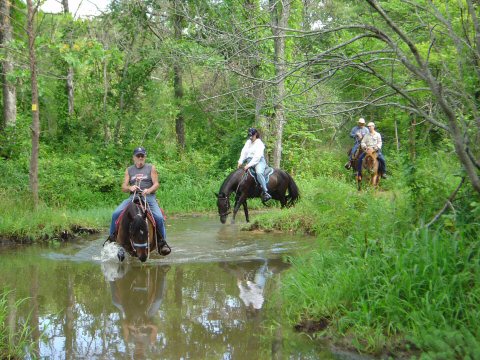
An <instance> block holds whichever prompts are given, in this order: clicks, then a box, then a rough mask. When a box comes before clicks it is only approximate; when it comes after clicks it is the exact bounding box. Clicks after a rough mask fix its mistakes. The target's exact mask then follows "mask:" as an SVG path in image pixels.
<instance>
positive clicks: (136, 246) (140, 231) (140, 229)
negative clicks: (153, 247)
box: [129, 205, 150, 262]
mask: <svg viewBox="0 0 480 360" xmlns="http://www.w3.org/2000/svg"><path fill="white" fill-rule="evenodd" d="M135 208H136V212H135V213H134V214H132V216H133V218H132V221H131V222H130V228H129V238H130V245H131V246H132V248H133V251H134V252H135V254H136V255H137V257H138V259H139V260H140V261H141V262H145V261H146V260H147V257H148V252H149V250H150V249H149V244H148V223H147V213H146V211H145V210H144V209H143V208H142V207H141V206H139V205H135Z"/></svg>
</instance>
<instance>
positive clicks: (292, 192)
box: [285, 171, 300, 207]
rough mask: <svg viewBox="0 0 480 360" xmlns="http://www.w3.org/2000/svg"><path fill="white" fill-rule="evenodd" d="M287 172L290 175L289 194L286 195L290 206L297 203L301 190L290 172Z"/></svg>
mask: <svg viewBox="0 0 480 360" xmlns="http://www.w3.org/2000/svg"><path fill="white" fill-rule="evenodd" d="M285 174H286V175H287V177H288V195H287V196H286V199H287V207H290V206H293V205H295V203H296V202H297V201H298V200H299V199H300V191H299V190H298V186H297V184H296V183H295V181H294V180H293V178H292V177H291V176H290V174H289V173H287V172H286V171H285Z"/></svg>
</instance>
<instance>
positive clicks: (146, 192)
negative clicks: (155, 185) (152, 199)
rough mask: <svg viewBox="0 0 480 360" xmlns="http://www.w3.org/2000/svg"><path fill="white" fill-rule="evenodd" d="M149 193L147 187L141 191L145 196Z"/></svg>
mask: <svg viewBox="0 0 480 360" xmlns="http://www.w3.org/2000/svg"><path fill="white" fill-rule="evenodd" d="M148 194H150V190H149V189H145V190H143V191H142V195H143V196H145V195H148Z"/></svg>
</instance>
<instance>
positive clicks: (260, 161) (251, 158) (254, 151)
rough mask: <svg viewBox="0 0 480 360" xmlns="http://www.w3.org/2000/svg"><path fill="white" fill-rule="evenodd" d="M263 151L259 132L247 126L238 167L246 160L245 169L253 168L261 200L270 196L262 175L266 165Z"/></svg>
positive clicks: (266, 199)
mask: <svg viewBox="0 0 480 360" xmlns="http://www.w3.org/2000/svg"><path fill="white" fill-rule="evenodd" d="M264 152H265V144H264V143H263V141H262V140H261V139H260V133H259V132H258V130H257V129H255V128H249V129H248V139H247V141H246V142H245V145H244V146H243V149H242V152H241V153H240V158H239V159H238V168H240V167H242V165H243V163H244V162H246V163H247V165H245V167H244V170H245V171H247V170H248V169H249V168H251V167H253V168H254V169H255V173H256V174H257V180H258V183H259V184H260V186H261V187H262V201H263V202H266V201H268V200H270V199H271V198H272V196H271V195H270V194H269V193H268V189H267V181H266V179H265V175H264V172H265V167H266V166H267V162H266V161H265V155H264Z"/></svg>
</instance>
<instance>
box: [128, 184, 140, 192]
mask: <svg viewBox="0 0 480 360" xmlns="http://www.w3.org/2000/svg"><path fill="white" fill-rule="evenodd" d="M128 189H129V190H130V192H132V193H133V192H135V191H137V190H140V188H139V187H138V186H137V185H132V186H130V187H129V188H128Z"/></svg>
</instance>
